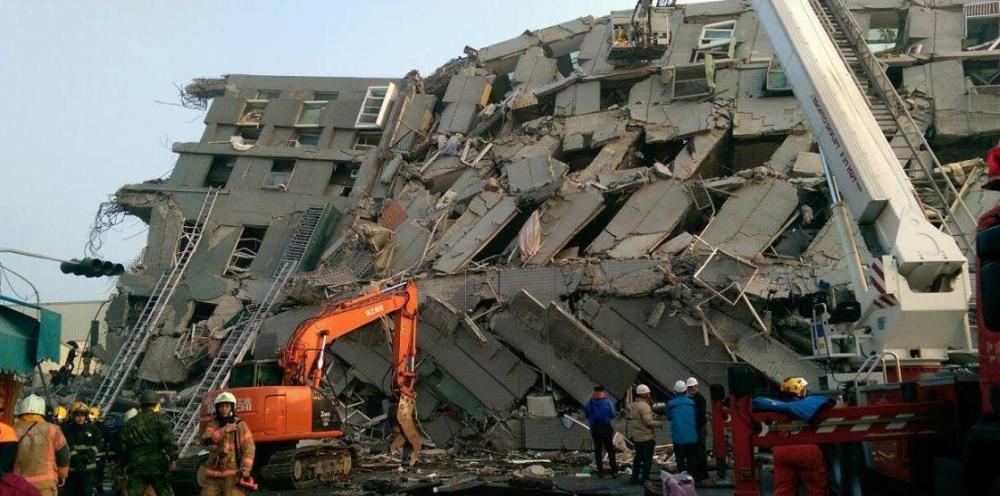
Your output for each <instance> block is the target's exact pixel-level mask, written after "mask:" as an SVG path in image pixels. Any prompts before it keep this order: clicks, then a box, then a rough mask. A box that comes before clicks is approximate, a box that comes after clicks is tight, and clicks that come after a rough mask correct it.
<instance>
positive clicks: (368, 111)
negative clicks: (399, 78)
mask: <svg viewBox="0 0 1000 496" xmlns="http://www.w3.org/2000/svg"><path fill="white" fill-rule="evenodd" d="M395 96H396V85H394V84H389V85H388V86H369V87H368V92H367V93H365V100H364V102H362V104H361V110H359V111H358V118H357V120H355V122H354V126H355V127H361V128H364V127H382V123H383V121H384V120H385V116H386V114H388V113H389V104H390V103H392V99H393V98H394V97H395Z"/></svg>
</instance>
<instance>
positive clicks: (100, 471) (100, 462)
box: [87, 406, 110, 488]
mask: <svg viewBox="0 0 1000 496" xmlns="http://www.w3.org/2000/svg"><path fill="white" fill-rule="evenodd" d="M87 419H88V420H89V421H90V423H91V424H93V425H94V427H95V428H96V429H97V432H98V433H100V435H101V440H102V441H103V443H102V444H101V446H100V448H101V450H100V451H99V452H98V453H97V484H98V485H97V487H98V488H100V487H101V485H102V484H103V482H104V470H105V468H106V467H107V465H108V456H109V450H110V445H109V444H108V439H109V438H110V436H109V435H108V426H107V425H105V424H104V421H102V420H101V410H100V408H97V407H96V406H92V407H90V415H88V416H87Z"/></svg>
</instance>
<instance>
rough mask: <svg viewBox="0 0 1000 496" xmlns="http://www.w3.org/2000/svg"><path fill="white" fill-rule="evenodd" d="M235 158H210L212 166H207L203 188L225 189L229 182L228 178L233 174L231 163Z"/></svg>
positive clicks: (222, 156)
mask: <svg viewBox="0 0 1000 496" xmlns="http://www.w3.org/2000/svg"><path fill="white" fill-rule="evenodd" d="M234 162H236V158H234V157H227V156H225V155H217V156H215V157H212V165H209V166H208V174H205V186H207V187H209V188H225V187H226V184H227V183H228V182H229V176H230V175H231V174H232V173H233V163H234Z"/></svg>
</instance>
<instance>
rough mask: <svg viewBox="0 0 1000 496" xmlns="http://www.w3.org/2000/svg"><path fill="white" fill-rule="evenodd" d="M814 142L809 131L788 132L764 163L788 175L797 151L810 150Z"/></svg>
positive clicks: (797, 153)
mask: <svg viewBox="0 0 1000 496" xmlns="http://www.w3.org/2000/svg"><path fill="white" fill-rule="evenodd" d="M814 144H815V141H814V140H813V136H812V134H811V133H802V134H789V135H788V136H786V137H785V140H784V141H782V142H781V145H780V146H778V149H777V150H775V151H774V153H772V154H771V158H770V159H769V160H768V161H767V162H766V163H765V164H764V165H766V166H768V167H770V168H771V170H773V171H775V172H778V173H780V174H785V175H788V174H789V173H791V171H792V166H793V165H794V164H795V159H796V158H797V157H798V156H799V153H801V152H808V151H810V150H812V147H813V145H814Z"/></svg>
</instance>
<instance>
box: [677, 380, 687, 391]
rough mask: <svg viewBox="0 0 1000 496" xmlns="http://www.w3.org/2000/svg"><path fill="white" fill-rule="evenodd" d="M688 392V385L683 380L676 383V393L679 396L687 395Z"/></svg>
mask: <svg viewBox="0 0 1000 496" xmlns="http://www.w3.org/2000/svg"><path fill="white" fill-rule="evenodd" d="M687 390H688V386H687V383H686V382H684V381H683V380H680V381H677V382H675V383H674V392H675V393H677V394H680V393H686V392H687Z"/></svg>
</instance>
